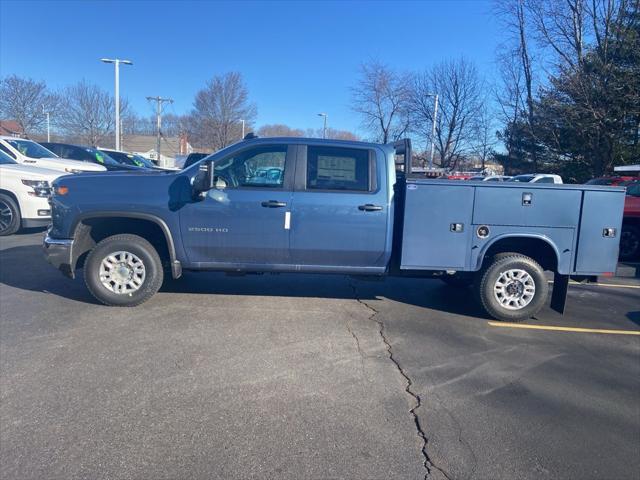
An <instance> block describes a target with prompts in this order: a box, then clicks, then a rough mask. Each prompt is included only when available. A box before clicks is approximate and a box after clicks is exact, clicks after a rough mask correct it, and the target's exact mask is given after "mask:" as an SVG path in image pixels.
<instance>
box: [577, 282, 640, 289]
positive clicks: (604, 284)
mask: <svg viewBox="0 0 640 480" xmlns="http://www.w3.org/2000/svg"><path fill="white" fill-rule="evenodd" d="M569 285H591V286H594V287H614V288H640V285H622V284H620V283H580V282H569Z"/></svg>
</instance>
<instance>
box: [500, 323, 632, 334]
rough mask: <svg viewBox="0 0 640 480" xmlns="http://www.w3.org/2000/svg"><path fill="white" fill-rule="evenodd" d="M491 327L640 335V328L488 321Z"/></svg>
mask: <svg viewBox="0 0 640 480" xmlns="http://www.w3.org/2000/svg"><path fill="white" fill-rule="evenodd" d="M488 323H489V325H491V326H492V327H506V328H524V329H530V330H552V331H557V332H580V333H607V334H610V335H640V330H605V329H602V328H577V327H554V326H551V325H529V324H526V323H506V322H488Z"/></svg>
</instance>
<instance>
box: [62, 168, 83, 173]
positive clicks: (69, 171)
mask: <svg viewBox="0 0 640 480" xmlns="http://www.w3.org/2000/svg"><path fill="white" fill-rule="evenodd" d="M64 171H65V172H67V173H82V170H78V169H77V168H65V169H64Z"/></svg>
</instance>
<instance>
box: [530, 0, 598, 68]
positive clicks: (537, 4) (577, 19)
mask: <svg viewBox="0 0 640 480" xmlns="http://www.w3.org/2000/svg"><path fill="white" fill-rule="evenodd" d="M521 5H522V4H521ZM522 8H523V9H524V8H526V10H527V11H528V13H529V15H530V18H531V20H532V25H533V27H534V32H535V36H536V38H537V40H538V42H539V44H540V45H541V46H542V47H543V48H550V49H551V50H552V51H553V52H554V54H555V55H556V56H557V57H558V58H559V59H560V61H561V63H563V64H565V65H566V66H569V67H571V68H577V67H579V66H580V65H582V61H583V59H584V45H585V36H586V35H587V34H588V31H587V28H588V23H587V22H586V18H587V10H586V1H585V0H526V3H525V4H524V5H522Z"/></svg>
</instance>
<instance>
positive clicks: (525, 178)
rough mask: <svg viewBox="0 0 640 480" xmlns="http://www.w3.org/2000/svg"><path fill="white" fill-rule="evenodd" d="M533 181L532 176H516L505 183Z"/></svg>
mask: <svg viewBox="0 0 640 480" xmlns="http://www.w3.org/2000/svg"><path fill="white" fill-rule="evenodd" d="M533 179H534V176H533V175H516V176H515V177H512V178H510V179H509V180H507V182H524V183H526V182H530V181H531V180H533Z"/></svg>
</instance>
